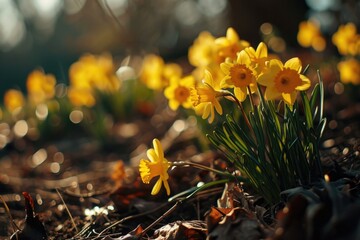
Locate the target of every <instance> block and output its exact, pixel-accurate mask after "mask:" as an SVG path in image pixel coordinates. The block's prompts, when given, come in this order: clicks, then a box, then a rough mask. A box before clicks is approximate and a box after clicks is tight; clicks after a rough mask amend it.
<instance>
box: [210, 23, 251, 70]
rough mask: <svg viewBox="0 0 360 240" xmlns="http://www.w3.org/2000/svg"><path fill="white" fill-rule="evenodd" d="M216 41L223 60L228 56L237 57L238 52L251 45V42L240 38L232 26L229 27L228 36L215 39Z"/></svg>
mask: <svg viewBox="0 0 360 240" xmlns="http://www.w3.org/2000/svg"><path fill="white" fill-rule="evenodd" d="M215 43H216V45H217V46H218V48H219V50H218V51H219V53H218V54H219V56H220V57H221V58H222V60H221V62H223V61H224V60H225V59H226V58H231V59H236V55H237V53H238V52H240V51H241V50H243V49H245V48H246V47H248V46H250V44H249V42H247V41H244V40H240V38H239V35H238V34H237V33H236V31H235V29H233V28H231V27H230V28H228V29H227V31H226V36H225V37H220V38H217V39H215ZM219 63H220V62H219Z"/></svg>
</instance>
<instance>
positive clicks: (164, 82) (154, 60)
mask: <svg viewBox="0 0 360 240" xmlns="http://www.w3.org/2000/svg"><path fill="white" fill-rule="evenodd" d="M181 75H182V69H181V67H180V66H179V65H178V64H175V63H168V64H165V62H164V60H163V59H162V58H161V57H160V56H158V55H154V54H150V55H147V56H146V57H145V58H144V61H143V64H142V69H141V74H140V80H141V81H142V82H143V83H144V84H145V85H146V86H147V87H148V88H150V89H153V90H162V89H164V88H165V87H167V86H168V85H169V82H170V78H172V77H181Z"/></svg>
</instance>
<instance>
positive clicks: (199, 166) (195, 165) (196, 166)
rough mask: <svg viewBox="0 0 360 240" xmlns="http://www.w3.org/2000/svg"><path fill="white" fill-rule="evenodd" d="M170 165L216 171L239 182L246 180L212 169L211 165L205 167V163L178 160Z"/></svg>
mask: <svg viewBox="0 0 360 240" xmlns="http://www.w3.org/2000/svg"><path fill="white" fill-rule="evenodd" d="M171 165H172V166H176V167H186V166H191V167H195V168H198V169H202V170H206V171H209V172H213V173H217V174H219V175H222V176H225V177H227V178H229V179H236V180H238V181H241V182H248V179H247V178H244V177H240V176H234V175H232V174H231V173H229V172H223V171H220V170H217V169H214V168H211V167H207V166H205V165H201V164H198V163H194V162H188V161H179V162H172V163H171Z"/></svg>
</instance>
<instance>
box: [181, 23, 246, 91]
mask: <svg viewBox="0 0 360 240" xmlns="http://www.w3.org/2000/svg"><path fill="white" fill-rule="evenodd" d="M248 46H249V43H248V42H247V41H245V40H241V39H240V37H239V35H238V34H237V33H236V31H235V29H234V28H231V27H229V28H228V29H227V31H226V36H222V37H218V38H215V37H214V36H213V35H211V34H210V33H209V32H202V33H200V34H199V36H198V38H197V39H195V41H194V43H193V45H192V46H190V48H189V53H188V58H189V62H190V64H191V65H192V66H194V67H195V69H194V71H193V72H192V74H193V75H194V76H195V79H196V80H197V81H201V80H202V79H203V78H204V71H205V70H207V71H209V72H210V73H211V74H212V77H213V79H214V81H215V82H216V84H220V82H221V80H222V79H223V77H224V73H223V71H222V70H221V69H220V63H222V62H223V61H225V59H226V58H230V59H232V60H234V61H235V60H236V57H237V53H238V52H239V51H241V50H243V49H245V48H246V47H248Z"/></svg>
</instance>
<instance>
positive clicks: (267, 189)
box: [140, 28, 325, 203]
mask: <svg viewBox="0 0 360 240" xmlns="http://www.w3.org/2000/svg"><path fill="white" fill-rule="evenodd" d="M188 57H189V63H190V64H192V65H193V66H194V67H195V69H194V70H193V71H192V72H191V73H190V74H189V75H186V76H179V75H174V76H169V75H167V77H165V78H164V77H162V78H155V79H162V80H163V82H162V83H158V84H156V85H158V86H162V88H163V90H164V95H165V97H166V98H167V99H168V101H169V107H170V108H171V109H173V110H177V109H178V108H179V107H180V106H182V107H184V108H193V109H194V111H195V113H196V114H198V115H200V116H201V117H202V118H203V119H208V122H209V123H213V122H214V120H215V115H216V113H217V114H219V115H222V114H223V113H224V112H225V111H228V112H227V114H226V120H225V121H224V122H223V123H222V125H221V126H219V124H215V129H214V131H213V133H212V134H209V135H208V138H209V140H210V142H212V143H213V145H214V146H215V147H217V148H219V149H220V150H222V151H224V154H225V156H226V158H227V160H228V161H229V162H230V163H231V164H232V165H234V166H235V167H236V168H237V169H238V170H240V171H241V172H242V173H243V174H245V176H246V177H248V179H249V182H250V185H251V186H252V187H253V188H254V189H255V190H256V191H257V192H258V193H261V195H262V196H263V197H264V198H265V200H266V201H267V202H269V203H274V202H276V201H278V200H279V197H280V192H281V191H283V190H285V189H288V188H291V187H295V186H298V185H299V184H300V185H302V184H310V183H311V182H312V181H314V180H318V179H321V178H322V177H323V175H322V170H321V165H320V156H319V151H318V145H319V139H320V137H321V135H322V131H323V129H324V125H325V119H324V118H323V117H322V104H323V103H322V101H323V88H322V83H321V81H320V84H317V85H316V86H315V87H314V90H313V92H312V93H311V95H310V98H309V97H308V95H307V94H306V93H305V91H306V90H308V89H309V88H310V87H311V81H310V79H309V78H308V77H307V76H305V75H304V73H303V66H302V63H301V61H300V59H299V58H297V57H293V58H291V59H288V60H287V61H285V62H282V61H281V60H280V57H279V56H275V55H270V54H268V49H267V46H266V44H265V43H263V42H261V43H260V44H259V45H258V46H257V47H256V48H253V47H252V46H250V44H249V43H248V42H247V41H244V40H242V39H240V38H239V36H238V34H237V33H236V32H235V30H234V29H233V28H229V29H228V30H227V32H226V36H224V37H219V38H215V37H213V36H212V35H211V34H210V33H208V32H203V33H201V34H200V35H199V37H198V38H197V39H196V40H195V41H194V44H193V45H192V46H191V47H190V48H189V55H188ZM163 66H166V64H163ZM146 68H148V67H145V69H146ZM145 72H146V71H145ZM178 72H179V71H178ZM164 73H165V67H163V68H162V70H161V71H160V72H159V73H157V74H158V75H159V76H165V74H164ZM319 80H320V75H319ZM300 97H301V101H302V104H299V102H300ZM222 99H228V100H231V101H233V102H234V103H235V105H234V106H235V108H232V109H229V107H228V105H226V106H227V107H226V108H225V107H224V105H222V103H221V101H222ZM249 106H250V110H248V109H249ZM236 109H239V110H240V111H236ZM245 109H247V111H246V110H245ZM301 112H304V115H301V114H300V113H301ZM220 119H221V118H219V120H220ZM220 121H221V120H220ZM154 144H155V143H154ZM148 155H149V154H148ZM149 158H152V159H153V160H154V161H153V160H151V161H150V162H155V158H154V156H152V155H151V156H149ZM150 162H145V161H142V162H141V164H140V173H141V175H142V178H143V181H144V182H149V181H148V180H149V179H147V177H146V176H148V175H149V174H148V173H149V172H156V171H151V170H150V171H148V169H150V167H145V166H147V165H149V164H150ZM145 163H147V165H146V164H145ZM157 163H158V165H157V166H159V169H158V170H159V171H158V172H159V173H158V174H157V175H160V179H167V177H168V176H167V175H166V174H162V173H160V172H161V171H162V170H161V169H164V167H162V166H164V165H162V164H163V160H162V161H157ZM160 170H161V171H160ZM145 173H147V174H148V175H146V174H145ZM144 174H145V175H144ZM159 181H160V180H159ZM155 186H156V188H155V187H154V188H155V190H153V192H157V189H158V186H159V183H157V184H156V185H155Z"/></svg>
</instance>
